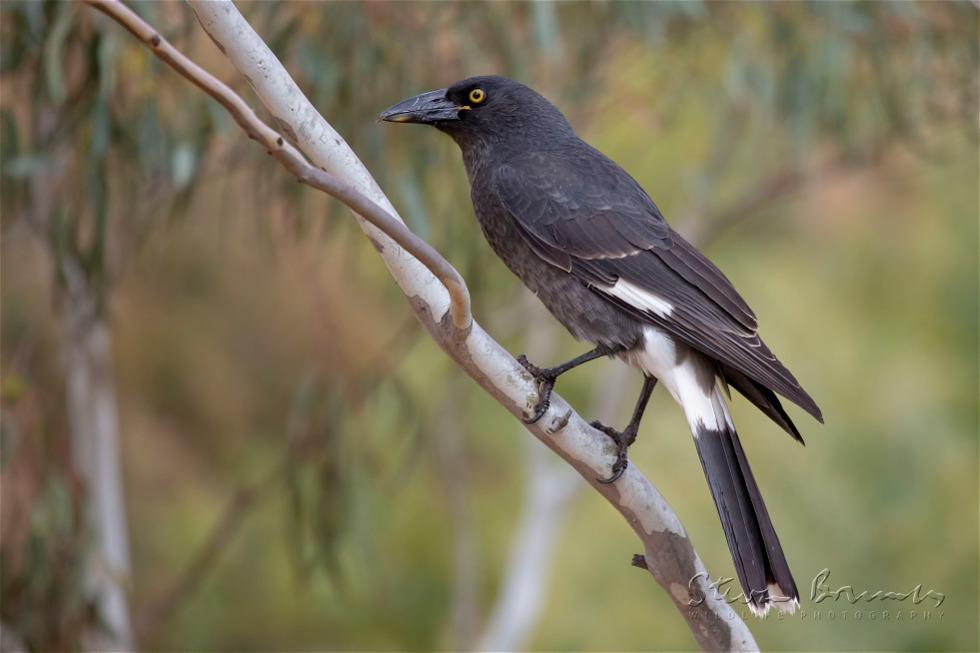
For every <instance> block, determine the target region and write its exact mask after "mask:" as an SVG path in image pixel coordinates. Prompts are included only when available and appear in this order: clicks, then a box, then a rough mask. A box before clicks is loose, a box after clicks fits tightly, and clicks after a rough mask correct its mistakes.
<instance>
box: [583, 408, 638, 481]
mask: <svg viewBox="0 0 980 653" xmlns="http://www.w3.org/2000/svg"><path fill="white" fill-rule="evenodd" d="M591 426H592V428H594V429H596V430H598V431H602V432H603V433H605V434H606V435H607V436H609V438H610V439H611V440H612V441H613V442H615V443H616V462H614V463H613V466H612V476H610V477H609V478H598V479H596V480H597V481H599V482H600V483H602V484H603V485H610V484H612V483H615V482H616V481H618V480H619V479H620V477H622V475H623V473H624V472H625V471H626V467H627V466H628V465H629V458H628V457H627V455H626V452H627V451H628V450H629V447H630V445H631V444H633V441H634V440H636V429H634V428H633V426H632V425H630V426H628V427H627V428H626V430H625V431H622V432H620V431H617V430H616V429H614V428H612V427H611V426H606V425H605V424H603V423H602V422H599V421H596V422H592V424H591Z"/></svg>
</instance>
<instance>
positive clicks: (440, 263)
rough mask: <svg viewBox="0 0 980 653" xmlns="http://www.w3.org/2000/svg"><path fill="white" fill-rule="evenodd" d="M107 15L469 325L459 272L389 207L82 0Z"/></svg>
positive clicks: (131, 19) (121, 15)
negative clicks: (414, 265)
mask: <svg viewBox="0 0 980 653" xmlns="http://www.w3.org/2000/svg"><path fill="white" fill-rule="evenodd" d="M85 2H86V3H87V4H89V5H92V6H93V7H95V8H96V9H98V10H99V11H102V12H103V13H105V14H107V15H108V16H110V17H112V18H113V19H114V20H115V21H116V22H118V23H120V24H121V25H122V26H123V27H125V28H126V29H127V30H129V32H130V33H131V34H133V35H134V36H135V37H136V38H138V39H139V40H141V41H142V42H143V43H144V44H145V45H147V46H148V47H149V48H150V49H151V50H152V51H153V54H155V55H156V56H157V57H159V58H160V59H161V60H162V61H163V62H165V63H167V64H169V65H170V66H171V67H172V68H173V69H174V70H176V71H177V72H178V73H180V74H181V75H183V76H184V77H186V78H187V79H188V80H190V81H191V82H192V83H193V84H194V85H195V86H197V87H198V88H200V89H201V90H202V91H204V92H205V93H207V94H208V95H210V96H211V97H212V98H214V99H215V100H217V102H218V103H219V104H220V105H221V106H223V107H224V108H225V109H226V110H227V111H228V113H229V114H231V117H232V118H234V119H235V122H237V123H238V125H239V126H240V127H241V128H242V129H243V130H245V133H246V134H248V136H249V138H251V139H253V140H256V141H258V142H259V143H260V144H262V146H263V147H265V149H266V151H267V152H268V153H269V154H270V155H272V156H273V157H275V158H276V159H277V160H278V161H279V162H280V163H282V164H283V166H285V168H286V169H287V170H289V171H290V172H291V173H292V174H294V175H296V178H297V179H298V180H299V181H300V182H301V183H304V184H307V185H309V186H312V187H313V188H316V189H318V190H321V191H323V192H324V193H326V194H328V195H331V196H333V197H335V198H337V199H339V200H340V201H341V202H343V203H344V204H346V205H347V206H349V207H350V208H351V209H353V210H354V211H355V212H357V213H358V214H359V215H360V216H361V217H362V218H364V219H365V220H367V221H368V222H370V223H371V224H372V225H374V226H375V227H377V228H378V229H380V230H381V231H383V232H384V233H386V234H387V235H388V236H389V237H390V238H391V239H392V240H394V241H395V242H396V243H398V245H399V246H401V247H402V248H403V249H404V250H405V251H406V252H408V253H409V254H411V255H412V256H413V257H414V258H415V259H417V260H418V261H419V262H421V263H422V264H423V265H424V266H425V267H426V268H428V270H429V271H430V272H431V273H432V274H433V275H434V276H435V277H436V278H437V279H439V281H440V282H442V284H443V285H444V286H445V287H446V290H448V292H449V295H450V299H451V303H452V316H453V322H454V323H455V325H456V327H457V328H459V329H465V328H466V327H467V326H469V320H470V319H471V317H470V295H469V290H468V289H467V288H466V283H465V282H464V281H463V278H462V277H461V276H460V274H459V272H457V271H456V269H455V268H454V267H453V266H452V265H450V264H449V262H448V261H446V259H444V258H443V257H442V256H441V255H440V254H439V252H437V251H436V250H435V249H434V248H433V247H432V246H431V245H429V243H427V242H425V241H424V240H422V239H421V238H419V237H418V236H416V235H415V234H414V233H413V232H412V231H410V230H409V229H408V227H406V226H405V225H404V223H402V222H401V221H400V220H398V219H397V218H394V217H392V215H391V214H390V213H388V211H386V210H385V209H383V208H382V207H380V206H378V205H377V204H376V203H375V202H373V201H372V200H371V199H369V198H368V197H365V196H364V195H363V194H362V193H360V192H358V191H357V190H356V189H355V188H353V187H352V186H351V185H350V184H348V183H345V182H344V181H342V180H341V179H339V178H337V177H336V176H334V175H332V174H330V173H329V172H327V171H326V170H325V169H322V168H320V169H318V168H315V167H313V166H311V165H310V164H309V163H308V162H307V161H306V159H305V158H303V155H302V154H300V153H299V152H298V151H297V150H296V148H294V147H293V146H292V145H290V144H289V143H286V142H285V141H283V139H282V137H281V136H280V135H279V134H278V133H277V132H276V131H275V130H274V129H272V128H271V127H269V126H268V125H267V124H265V123H264V122H262V121H261V120H259V118H258V116H256V115H255V112H254V111H252V109H251V107H249V106H248V105H247V104H246V103H245V101H244V100H243V99H242V98H241V96H239V95H238V94H237V93H235V92H234V91H233V90H231V88H230V87H229V86H228V85H227V84H225V83H224V82H222V81H221V80H219V79H218V78H217V77H215V76H214V75H212V74H211V73H209V72H207V71H206V70H204V69H203V68H201V67H200V66H198V65H197V64H196V63H194V62H193V61H191V60H190V59H188V58H187V57H186V56H184V55H183V54H182V53H181V52H180V51H179V50H177V49H176V48H175V47H174V46H172V45H171V44H170V42H169V41H167V40H166V39H164V38H163V37H162V36H161V35H160V33H159V32H157V31H156V30H155V29H153V27H151V26H150V25H149V24H147V23H146V22H145V21H144V20H143V19H142V18H140V17H139V16H138V15H136V14H135V13H134V12H133V11H132V10H130V9H129V8H128V7H126V6H125V5H124V4H122V2H119V1H118V0H107V1H100V0H85ZM287 133H288V132H287Z"/></svg>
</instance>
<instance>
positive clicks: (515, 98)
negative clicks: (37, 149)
mask: <svg viewBox="0 0 980 653" xmlns="http://www.w3.org/2000/svg"><path fill="white" fill-rule="evenodd" d="M380 120H382V121H387V122H393V123H417V124H424V125H429V126H432V127H435V128H436V129H438V130H439V131H441V132H444V133H445V134H448V135H449V136H450V137H451V138H452V139H453V140H454V141H455V142H456V144H457V145H458V146H459V149H460V150H461V152H462V158H463V164H464V166H465V168H466V173H467V176H468V178H469V182H470V197H471V199H472V202H473V209H474V213H475V215H476V218H477V222H478V223H479V225H480V228H481V230H482V232H483V234H484V236H485V237H486V240H487V242H488V243H489V245H490V247H491V249H492V250H493V251H494V253H496V255H497V256H498V257H499V258H500V259H501V260H502V261H503V263H504V264H505V265H506V266H507V268H509V269H510V271H511V272H512V273H513V274H514V275H516V276H517V277H518V278H519V279H520V280H521V281H522V282H523V283H524V284H525V285H526V286H527V287H528V288H529V289H530V290H531V291H532V292H533V293H534V294H535V295H537V297H538V299H539V300H540V301H541V302H542V303H543V304H544V306H545V307H546V308H547V309H548V310H549V312H550V313H551V314H552V315H553V316H554V317H555V318H556V319H557V320H558V322H560V323H561V324H562V325H563V326H564V327H565V328H566V329H567V330H568V331H569V332H570V333H571V334H572V336H573V337H575V338H576V339H577V340H579V341H584V342H589V343H591V344H592V345H594V349H592V350H590V351H588V352H586V353H584V354H582V355H581V356H578V357H576V358H574V359H572V360H570V361H568V362H565V363H562V364H560V365H556V366H553V367H538V366H537V365H535V364H533V363H531V362H530V361H529V360H528V359H527V357H526V356H524V355H523V354H522V355H521V356H520V357H519V358H518V361H519V362H520V363H521V365H523V366H524V367H525V369H527V370H528V372H530V373H531V375H532V376H533V377H534V379H535V381H536V383H537V387H538V402H537V405H536V406H535V409H534V411H533V414H531V415H529V416H527V417H526V418H525V421H526V422H529V423H533V422H535V421H537V420H539V419H540V418H541V417H542V416H543V415H544V414H545V413H546V412H547V410H548V407H549V399H550V396H551V393H552V391H553V389H554V386H555V383H556V381H557V379H558V377H559V376H561V375H562V374H564V373H565V372H567V371H569V370H571V369H573V368H575V367H578V366H579V365H582V364H583V363H586V362H588V361H591V360H595V359H597V358H600V357H603V356H607V357H615V358H618V359H620V360H622V361H624V362H625V363H627V364H629V365H631V366H632V367H634V368H637V369H638V370H639V371H640V372H641V373H642V374H643V386H642V389H641V391H640V396H639V398H638V400H637V402H636V406H635V408H634V410H633V414H632V417H631V419H630V421H629V423H628V424H627V426H626V427H625V428H624V429H623V430H622V431H619V430H616V429H614V428H611V427H609V426H607V425H605V424H602V423H601V422H592V426H593V427H595V428H597V429H599V430H600V431H602V432H603V433H605V434H606V435H607V436H608V437H610V438H611V439H612V440H613V442H615V444H616V448H617V455H616V460H615V462H614V463H613V466H612V469H611V472H612V473H611V475H610V476H609V477H608V478H604V479H597V480H599V481H600V482H603V483H614V482H616V481H618V480H619V478H620V477H621V476H622V474H623V472H624V470H625V469H626V467H627V465H628V456H627V451H628V449H629V447H630V445H632V444H633V442H634V441H635V440H636V437H637V432H638V430H639V425H640V421H641V419H642V418H643V413H644V410H645V408H646V405H647V402H648V401H649V399H650V396H651V394H652V393H653V391H654V388H655V387H656V385H657V383H658V382H659V383H661V384H662V385H663V386H664V387H666V389H667V392H668V393H669V394H670V396H671V397H672V398H673V399H674V400H675V401H676V403H678V404H679V405H680V407H681V409H682V411H683V412H684V415H685V417H686V420H687V422H688V425H689V427H690V430H691V433H692V435H693V438H694V444H695V449H696V450H697V454H698V457H699V458H700V461H701V465H702V468H703V470H704V474H705V477H706V478H707V481H708V487H709V489H710V492H711V496H712V498H713V500H714V503H715V506H716V508H717V511H718V516H719V518H720V520H721V523H722V529H723V531H724V533H725V538H726V540H727V543H728V547H729V550H730V552H731V554H732V559H733V562H734V566H735V570H736V573H737V575H738V578H739V582H740V584H741V586H742V591H743V595H744V598H745V601H746V603H747V605H748V607H749V608H750V609H751V611H752V612H753V613H754V614H755V615H757V616H762V615H764V614H765V613H767V612H768V611H769V609H770V607H772V606H773V605H775V606H776V607H777V609H779V610H781V611H783V612H793V611H794V610H795V609H796V608H797V607H798V605H799V592H798V590H797V587H796V583H795V581H794V579H793V575H792V573H791V571H790V568H789V564H788V562H787V560H786V556H785V554H784V552H783V549H782V546H781V545H780V542H779V538H778V536H777V535H776V531H775V528H774V527H773V524H772V519H771V518H770V516H769V512H768V510H767V509H766V505H765V503H764V501H763V499H762V495H761V493H760V491H759V487H758V485H757V484H756V481H755V478H754V476H753V475H752V470H751V469H750V467H749V463H748V460H747V459H746V456H745V452H744V450H743V448H742V444H741V442H740V440H739V436H738V433H737V432H736V430H735V425H734V424H733V422H732V417H731V412H730V411H729V408H728V402H727V401H726V397H727V398H729V399H730V397H731V395H730V388H734V389H735V390H737V391H738V392H739V393H740V394H742V395H743V396H744V397H745V398H746V399H748V400H749V401H750V402H751V403H752V404H754V405H755V406H756V407H757V408H758V409H759V410H761V411H762V412H763V413H764V414H765V415H766V416H768V417H769V418H770V419H771V420H772V421H774V422H775V423H776V424H777V425H779V426H780V427H781V428H782V429H783V430H785V431H786V432H787V433H789V435H790V436H792V437H793V439H795V440H796V441H798V442H800V443H801V444H802V443H803V437H802V436H801V435H800V432H799V430H798V429H797V427H796V426H795V425H794V423H793V421H792V420H791V419H790V417H789V415H788V414H787V413H786V411H785V409H784V408H783V406H782V404H781V403H780V401H779V398H778V397H777V394H778V395H781V396H782V397H784V398H786V399H788V400H789V401H791V402H793V403H795V404H796V405H798V406H799V407H801V408H802V409H803V410H804V411H806V412H807V413H809V414H810V415H812V416H813V417H814V418H815V419H816V420H818V421H819V422H821V423H822V422H823V415H822V413H821V410H820V408H819V407H818V406H817V404H816V402H815V401H814V400H813V399H812V398H811V397H810V395H809V394H807V392H806V391H805V390H804V389H803V388H802V387H801V385H800V383H799V382H798V381H797V380H796V378H795V377H794V376H793V374H792V373H791V372H790V371H789V370H788V369H787V368H786V367H785V366H784V365H783V364H782V363H781V362H780V361H779V360H778V359H777V358H776V356H775V355H774V354H773V353H772V352H771V351H770V349H769V348H768V347H767V346H766V344H765V343H764V342H763V341H762V339H761V338H760V336H759V333H758V322H757V319H756V315H755V313H754V312H753V311H752V309H751V308H750V307H749V305H748V304H747V303H746V302H745V300H744V299H743V298H742V297H741V295H739V293H738V292H737V291H736V290H735V288H734V286H733V285H732V283H731V282H730V281H729V280H728V278H727V277H726V276H725V275H724V274H723V273H722V272H721V271H720V270H719V269H718V268H717V267H716V266H715V265H714V264H713V263H712V262H711V261H709V260H708V258H707V257H705V256H704V255H703V254H702V253H701V252H699V251H698V250H697V249H695V247H694V246H693V245H691V244H690V243H688V242H687V241H686V240H684V238H682V237H681V236H680V235H679V234H678V233H677V232H676V231H674V230H673V229H672V228H671V227H670V226H669V225H668V224H667V221H666V219H665V218H664V215H663V213H662V212H661V211H660V209H659V208H658V207H657V205H656V204H654V202H653V200H652V199H650V197H649V195H647V193H646V192H645V191H644V190H643V188H641V187H640V185H639V183H637V181H636V180H635V179H634V178H633V177H631V176H630V175H629V174H628V173H627V172H626V171H625V170H623V168H621V167H620V166H619V165H617V164H616V163H615V162H613V161H612V160H611V159H610V158H608V157H607V156H605V155H604V154H602V153H601V152H599V151H598V150H597V149H595V148H594V147H592V146H591V145H589V144H588V143H586V142H585V141H584V140H582V139H581V138H579V137H578V135H576V133H575V130H574V129H573V127H572V126H571V124H570V123H569V122H568V120H567V119H566V118H565V116H564V115H563V114H562V113H561V111H560V110H559V109H558V108H557V107H556V106H555V105H554V104H552V103H551V102H549V101H548V100H547V99H546V98H545V97H544V96H542V95H541V94H539V93H538V92H536V91H534V90H533V89H531V88H530V87H528V86H526V85H524V84H521V83H519V82H516V81H513V80H510V79H507V78H505V77H499V76H481V77H471V78H468V79H464V80H462V81H459V82H456V83H455V84H453V85H451V86H448V87H446V88H441V89H437V90H434V91H429V92H426V93H422V94H420V95H416V96H414V97H411V98H408V99H406V100H403V101H401V102H398V103H396V104H394V105H392V106H391V107H389V108H388V109H386V110H385V111H383V112H382V113H381V115H380Z"/></svg>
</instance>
